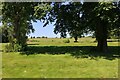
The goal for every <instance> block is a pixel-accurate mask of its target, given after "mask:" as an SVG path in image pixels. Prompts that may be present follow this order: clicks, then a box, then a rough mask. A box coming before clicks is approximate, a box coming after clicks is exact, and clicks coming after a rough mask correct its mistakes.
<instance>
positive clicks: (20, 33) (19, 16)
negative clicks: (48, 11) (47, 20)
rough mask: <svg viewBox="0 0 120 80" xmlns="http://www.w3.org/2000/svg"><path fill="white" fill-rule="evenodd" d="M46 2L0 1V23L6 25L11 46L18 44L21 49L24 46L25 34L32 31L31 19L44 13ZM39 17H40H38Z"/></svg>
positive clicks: (33, 19)
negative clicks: (0, 14) (0, 21)
mask: <svg viewBox="0 0 120 80" xmlns="http://www.w3.org/2000/svg"><path fill="white" fill-rule="evenodd" d="M45 4H46V3H41V2H40V3H33V2H24V3H22V2H11V3H9V2H3V3H2V23H3V25H4V26H8V27H9V28H10V30H9V40H10V43H11V44H12V46H13V49H14V45H16V44H17V45H20V46H21V48H22V49H24V48H25V47H26V40H27V37H26V34H29V33H30V32H31V31H32V32H34V29H33V26H32V23H31V22H32V21H33V22H36V19H38V16H36V12H37V11H38V10H39V12H37V14H39V19H41V18H42V17H41V16H44V15H43V14H45V7H46V6H44V5H45ZM40 17H41V18H40Z"/></svg>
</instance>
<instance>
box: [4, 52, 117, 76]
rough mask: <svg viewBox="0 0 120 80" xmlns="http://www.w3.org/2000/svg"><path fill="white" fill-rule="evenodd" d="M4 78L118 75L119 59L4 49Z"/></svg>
mask: <svg viewBox="0 0 120 80" xmlns="http://www.w3.org/2000/svg"><path fill="white" fill-rule="evenodd" d="M2 68H3V78H117V77H118V59H117V58H116V59H114V60H106V59H104V58H98V59H97V60H94V59H92V60H91V59H90V58H78V59H77V58H74V57H72V56H70V55H68V54H64V55H63V54H61V55H50V54H37V55H29V56H26V55H19V54H18V53H8V54H7V53H3V65H2Z"/></svg>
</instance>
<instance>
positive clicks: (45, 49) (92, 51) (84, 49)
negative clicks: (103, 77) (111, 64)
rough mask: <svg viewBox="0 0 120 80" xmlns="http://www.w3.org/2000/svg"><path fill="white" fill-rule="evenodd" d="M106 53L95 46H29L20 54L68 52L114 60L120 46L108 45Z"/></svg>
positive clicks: (91, 57)
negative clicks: (98, 50)
mask: <svg viewBox="0 0 120 80" xmlns="http://www.w3.org/2000/svg"><path fill="white" fill-rule="evenodd" d="M108 49H109V51H108V52H107V53H100V52H97V48H96V47H95V46H29V47H28V48H27V50H26V51H25V52H22V53H21V54H22V55H24V54H25V55H32V54H52V55H55V54H70V55H71V56H73V57H75V58H90V59H96V60H97V58H100V57H103V58H105V59H109V60H114V59H115V58H119V57H120V46H109V47H108Z"/></svg>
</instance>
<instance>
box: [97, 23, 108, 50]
mask: <svg viewBox="0 0 120 80" xmlns="http://www.w3.org/2000/svg"><path fill="white" fill-rule="evenodd" d="M103 25H104V26H103ZM107 34H108V32H107V25H106V23H105V22H101V23H100V24H99V25H98V26H97V27H96V39H97V41H98V44H97V48H98V50H99V51H100V52H107V51H108V47H107Z"/></svg>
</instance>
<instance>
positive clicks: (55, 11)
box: [46, 2, 119, 52]
mask: <svg viewBox="0 0 120 80" xmlns="http://www.w3.org/2000/svg"><path fill="white" fill-rule="evenodd" d="M53 5H54V6H53V8H52V10H51V11H50V14H49V16H50V17H49V19H47V20H48V21H50V19H51V21H50V22H53V21H55V30H54V32H55V33H56V34H57V33H61V36H63V37H64V36H66V32H69V33H71V34H76V35H77V31H78V32H81V31H83V33H84V32H88V31H94V32H95V36H96V40H97V41H98V45H97V48H98V50H99V51H101V52H107V37H108V31H110V30H112V29H114V26H116V25H118V24H119V9H118V7H117V6H116V4H115V3H113V2H107V3H106V2H84V3H83V4H81V2H78V3H74V2H70V3H68V4H66V5H64V4H63V3H54V4H53ZM48 21H47V23H46V24H48V23H49V22H48Z"/></svg>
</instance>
